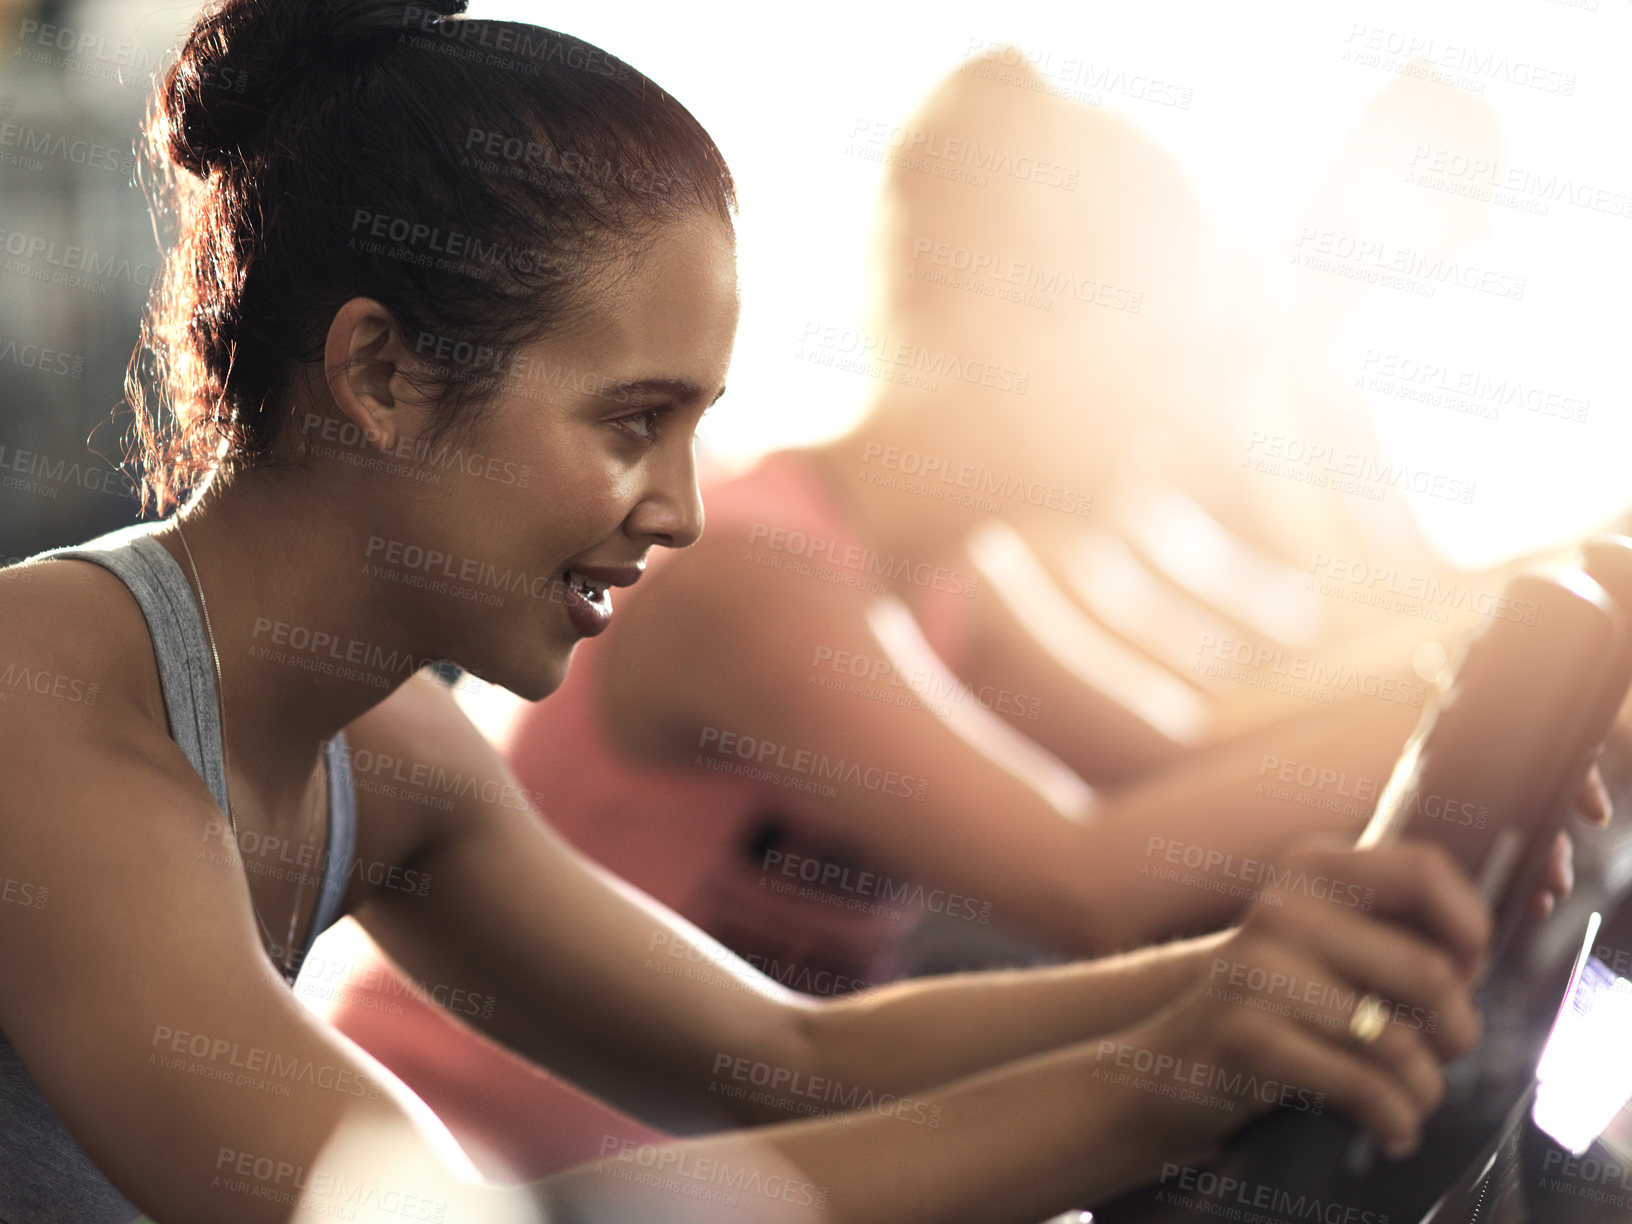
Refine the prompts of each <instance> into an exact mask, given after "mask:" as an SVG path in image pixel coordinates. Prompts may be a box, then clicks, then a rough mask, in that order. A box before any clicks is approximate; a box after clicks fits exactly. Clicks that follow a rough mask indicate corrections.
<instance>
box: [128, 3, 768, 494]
mask: <svg viewBox="0 0 1632 1224" xmlns="http://www.w3.org/2000/svg"><path fill="white" fill-rule="evenodd" d="M464 7H465V3H464V0H441V2H436V0H433V2H432V3H427V4H403V3H397V2H395V0H218V2H217V3H214V4H211V5H210V6H209V7H208V8H207V9H206V10H205V12H204V13H203V15H201V16H200V18H199V19H198V21H197V23H196V24H195V25H194V26H193V28H192V30H191V31H190V33H189V35H188V37H187V39H186V41H185V43H184V44H183V46H182V48H181V51H180V52H179V54H178V57H177V59H176V61H175V63H174V64H173V65H172V66H171V67H170V69H169V70H168V72H167V73H166V74H165V75H164V77H163V79H162V83H161V84H160V86H159V88H158V91H157V93H156V94H155V97H154V99H153V103H152V106H151V110H150V116H149V119H148V123H147V129H146V141H147V151H148V158H147V162H146V165H145V168H144V174H145V175H148V176H150V177H149V179H148V181H147V183H146V184H145V185H146V186H147V187H148V188H149V194H150V199H151V202H152V203H153V206H154V210H155V216H156V218H158V219H160V220H163V221H165V222H168V223H169V224H171V225H172V226H173V233H172V235H171V236H170V249H169V251H168V254H167V256H166V260H165V264H164V267H163V271H162V273H161V275H160V277H159V278H158V280H157V282H156V283H155V286H154V292H153V297H152V300H151V302H150V303H149V308H148V314H147V317H146V318H145V320H144V323H143V329H142V342H141V344H140V345H139V346H138V347H137V350H136V354H135V356H134V357H133V358H132V361H131V368H130V372H129V375H128V377H127V379H126V392H127V395H128V397H129V401H130V405H131V407H132V409H133V410H134V413H135V425H134V435H135V436H134V440H133V443H134V449H135V451H137V452H138V453H139V458H140V461H141V464H142V467H143V472H142V488H143V496H144V505H145V504H146V499H147V498H151V499H152V501H153V504H154V506H155V508H156V509H157V510H158V511H159V512H160V513H162V512H164V511H165V510H166V509H168V508H169V506H170V505H171V504H172V503H174V502H175V501H177V500H179V498H180V497H181V496H182V495H183V494H184V493H185V492H186V490H187V489H188V488H190V487H191V486H192V485H193V484H195V483H196V482H197V481H198V480H199V479H200V478H201V477H202V476H203V475H205V474H206V473H207V472H209V471H210V470H211V469H212V468H214V467H215V466H216V465H217V464H218V463H219V464H224V465H225V466H226V468H227V469H228V470H235V469H238V468H242V467H247V466H252V465H255V464H257V463H263V462H266V461H268V460H270V459H271V458H272V456H273V451H274V444H275V443H276V442H277V441H278V437H279V431H280V429H281V428H282V427H283V424H282V419H281V418H282V416H283V415H284V414H283V413H281V412H280V409H281V408H282V407H283V405H282V403H281V402H280V401H281V400H282V399H283V397H284V395H285V393H286V392H287V391H288V389H289V385H290V375H291V373H292V372H293V370H294V369H295V367H296V365H297V364H298V363H301V362H305V361H311V360H315V359H318V358H320V357H321V354H322V348H323V343H324V338H325V336H326V334H327V329H328V325H329V321H330V320H331V319H332V318H333V314H334V311H335V310H336V309H338V308H339V306H340V305H341V304H342V303H344V302H345V301H346V300H347V299H349V298H351V297H356V296H364V297H371V298H374V299H376V300H378V301H380V302H381V303H383V304H384V305H385V306H386V307H387V308H389V309H390V310H391V311H392V312H393V313H394V314H395V316H396V318H397V321H398V323H399V325H400V326H401V327H402V330H403V334H404V335H405V337H407V338H408V340H409V341H410V342H415V341H416V338H417V340H418V341H421V342H423V341H425V340H426V338H429V340H430V341H431V342H434V345H435V346H438V351H440V352H442V353H446V352H448V351H450V349H451V350H453V351H458V352H465V353H495V352H503V351H505V350H506V349H510V348H513V347H514V346H517V345H520V344H525V343H530V342H532V341H535V340H538V339H541V338H544V337H546V336H548V335H550V334H552V333H556V332H559V331H560V330H562V329H564V328H566V327H568V326H570V325H571V323H572V322H573V320H574V319H575V318H576V317H579V316H580V315H581V312H582V311H583V310H584V309H585V308H586V307H587V306H588V305H590V304H592V302H593V300H594V294H593V291H594V289H595V287H597V286H599V285H604V283H606V277H605V275H602V274H608V273H609V272H610V270H611V269H613V268H614V267H616V266H624V265H623V263H622V261H621V260H620V259H619V258H615V257H619V256H627V255H628V254H630V253H631V252H633V251H638V249H639V244H640V242H641V240H642V238H643V237H644V236H645V235H648V234H649V233H650V232H651V230H652V229H653V228H654V227H655V226H656V225H657V224H660V223H662V222H664V221H667V220H671V219H674V218H677V217H679V216H682V215H685V214H687V213H689V212H691V211H693V210H697V209H702V210H705V211H709V212H712V213H714V214H716V215H717V216H719V217H720V218H722V219H723V220H724V221H725V223H726V224H727V225H730V224H731V218H732V214H733V213H734V211H735V209H736V195H735V188H734V186H733V184H732V180H731V173H730V171H729V169H728V168H727V167H726V165H725V161H724V159H723V158H722V157H721V155H720V152H719V150H718V148H716V147H715V145H714V142H713V141H712V140H711V139H710V138H709V136H708V134H707V133H706V132H705V131H704V130H703V128H702V126H701V125H700V124H698V122H697V121H696V119H694V118H693V117H692V116H691V114H690V113H689V112H688V111H687V110H686V109H685V108H684V107H682V106H681V105H680V104H679V103H678V102H676V101H675V100H674V99H673V98H671V97H670V96H669V95H668V94H666V93H664V92H663V91H662V90H661V89H659V88H658V87H657V86H656V85H654V84H653V83H652V82H651V81H650V80H648V79H647V78H646V77H644V76H642V75H641V74H640V73H639V72H637V71H635V70H634V69H633V68H631V67H629V66H628V65H627V64H625V63H623V62H622V61H621V60H618V59H616V58H614V57H612V56H610V55H608V54H607V53H606V52H604V51H602V50H600V49H599V48H597V47H594V46H592V45H590V44H588V43H585V42H583V41H581V40H579V39H576V38H572V37H570V36H569V35H565V34H560V33H557V32H555V31H553V30H546V29H543V28H541V27H538V26H532V25H526V24H522V23H517V22H500V21H476V20H470V19H467V18H463V17H460V16H458V14H459V13H460V12H461V11H462V10H463V9H464ZM437 381H438V386H437V387H436V404H437V415H436V420H435V421H434V422H433V429H432V437H433V440H434V437H435V436H436V435H440V434H441V433H443V432H444V431H446V430H447V429H448V428H450V427H451V426H453V425H454V424H455V423H456V422H463V423H468V422H469V420H470V419H471V412H470V411H469V410H468V409H472V408H475V407H477V406H479V405H480V403H481V402H482V400H483V398H484V396H485V395H486V394H487V393H489V392H490V389H491V387H492V385H493V380H491V379H490V380H486V381H485V382H483V381H480V380H473V379H471V378H468V377H466V378H459V377H447V378H439V379H438V380H437Z"/></svg>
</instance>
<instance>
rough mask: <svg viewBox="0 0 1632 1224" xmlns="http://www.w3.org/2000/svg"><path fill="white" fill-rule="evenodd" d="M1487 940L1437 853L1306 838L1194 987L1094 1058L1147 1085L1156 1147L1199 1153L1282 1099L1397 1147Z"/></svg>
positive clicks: (1458, 1025)
mask: <svg viewBox="0 0 1632 1224" xmlns="http://www.w3.org/2000/svg"><path fill="white" fill-rule="evenodd" d="M1489 938H1490V914H1489V911H1488V909H1487V907H1486V906H1485V904H1484V903H1483V901H1481V900H1480V898H1479V896H1478V894H1477V893H1476V892H1475V891H1474V889H1473V886H1472V885H1471V884H1470V883H1469V881H1468V880H1467V878H1466V877H1465V876H1464V875H1463V873H1462V872H1461V870H1460V869H1459V868H1458V867H1457V866H1456V865H1455V863H1454V862H1452V860H1451V859H1450V857H1449V856H1448V855H1446V854H1445V853H1444V852H1443V851H1442V850H1440V849H1439V847H1438V846H1436V845H1433V844H1432V843H1428V842H1420V841H1413V842H1403V843H1398V844H1394V845H1388V846H1379V847H1374V848H1371V849H1366V850H1355V849H1349V848H1345V847H1342V846H1341V845H1338V844H1336V843H1327V842H1310V843H1305V844H1304V845H1302V846H1300V847H1298V848H1296V849H1295V850H1293V851H1292V852H1291V853H1289V854H1288V855H1287V856H1286V857H1285V859H1284V860H1283V861H1282V864H1281V866H1280V867H1279V868H1277V871H1276V874H1275V879H1274V882H1273V883H1272V884H1270V885H1269V886H1267V887H1265V888H1264V889H1262V890H1261V891H1260V893H1259V896H1258V898H1257V900H1255V902H1254V903H1253V905H1252V907H1251V909H1250V910H1249V911H1248V913H1247V916H1246V918H1245V920H1244V921H1243V923H1242V925H1241V926H1240V928H1239V929H1238V930H1236V931H1235V932H1234V933H1233V934H1232V935H1231V936H1230V938H1229V939H1227V940H1226V941H1225V942H1224V943H1222V944H1221V945H1220V947H1219V949H1218V951H1217V954H1216V955H1215V956H1214V957H1213V958H1212V962H1211V965H1210V966H1209V968H1208V969H1207V971H1206V973H1205V975H1204V980H1203V981H1202V982H1201V983H1200V984H1199V985H1198V986H1197V987H1196V988H1195V989H1194V990H1193V991H1192V992H1191V993H1190V994H1189V995H1187V996H1186V997H1184V998H1182V999H1180V1000H1179V1001H1178V1002H1176V1003H1175V1004H1174V1005H1172V1006H1171V1007H1169V1008H1168V1009H1167V1010H1165V1011H1164V1012H1161V1013H1158V1014H1157V1015H1156V1016H1155V1017H1152V1018H1151V1019H1150V1020H1147V1021H1145V1022H1143V1023H1142V1024H1141V1025H1139V1026H1137V1027H1136V1028H1134V1029H1132V1030H1129V1031H1127V1032H1126V1033H1124V1034H1122V1035H1120V1036H1119V1037H1118V1038H1117V1039H1115V1040H1114V1041H1107V1042H1101V1043H1098V1046H1099V1049H1098V1051H1097V1052H1096V1054H1097V1057H1098V1060H1099V1062H1101V1063H1102V1064H1104V1065H1105V1067H1106V1076H1107V1078H1110V1079H1111V1081H1112V1082H1113V1083H1117V1082H1121V1083H1126V1084H1128V1085H1129V1086H1130V1087H1134V1088H1139V1087H1143V1088H1145V1089H1147V1090H1149V1093H1150V1099H1151V1102H1152V1104H1151V1105H1150V1106H1148V1107H1146V1108H1145V1109H1143V1110H1141V1109H1139V1107H1138V1106H1135V1109H1136V1110H1137V1111H1138V1112H1144V1113H1146V1115H1147V1116H1149V1117H1154V1118H1158V1119H1159V1121H1158V1122H1157V1123H1156V1124H1155V1126H1154V1128H1153V1129H1152V1130H1151V1132H1150V1134H1151V1136H1152V1139H1153V1140H1155V1141H1157V1142H1159V1143H1160V1144H1161V1145H1162V1147H1163V1148H1164V1149H1166V1150H1167V1151H1169V1152H1179V1151H1182V1152H1184V1153H1186V1154H1187V1155H1190V1156H1195V1157H1198V1158H1199V1157H1205V1156H1208V1155H1210V1154H1212V1153H1213V1152H1215V1151H1217V1150H1218V1148H1219V1146H1220V1145H1221V1144H1222V1142H1223V1141H1224V1140H1225V1139H1226V1138H1227V1136H1228V1135H1229V1134H1231V1133H1232V1132H1234V1131H1235V1130H1237V1129H1238V1128H1239V1127H1240V1126H1241V1125H1242V1124H1243V1123H1244V1122H1246V1121H1248V1120H1250V1119H1251V1118H1252V1117H1254V1116H1256V1115H1257V1114H1261V1113H1264V1112H1267V1110H1268V1109H1269V1108H1270V1107H1271V1106H1274V1105H1277V1104H1280V1105H1284V1106H1286V1107H1288V1108H1292V1109H1295V1110H1302V1111H1305V1112H1310V1113H1324V1112H1329V1111H1333V1110H1335V1111H1337V1112H1339V1113H1342V1114H1345V1115H1347V1116H1348V1117H1350V1118H1352V1119H1354V1120H1355V1121H1356V1122H1357V1123H1358V1124H1359V1125H1360V1126H1362V1127H1364V1128H1365V1129H1366V1130H1368V1131H1370V1132H1371V1133H1372V1134H1373V1135H1375V1136H1376V1138H1377V1139H1378V1140H1379V1141H1380V1142H1381V1143H1382V1144H1383V1145H1384V1148H1385V1150H1387V1151H1389V1152H1390V1153H1391V1154H1397V1155H1398V1154H1404V1153H1405V1152H1406V1151H1408V1150H1410V1149H1411V1148H1413V1147H1414V1146H1415V1144H1416V1142H1417V1138H1418V1135H1419V1133H1420V1130H1421V1127H1422V1124H1423V1122H1424V1120H1425V1119H1426V1118H1427V1117H1428V1116H1429V1115H1430V1114H1431V1113H1432V1112H1433V1111H1434V1110H1435V1109H1436V1108H1437V1107H1438V1105H1439V1103H1440V1100H1441V1099H1442V1098H1443V1096H1444V1092H1445V1084H1444V1076H1443V1074H1442V1072H1441V1070H1440V1066H1441V1064H1442V1063H1444V1062H1447V1061H1449V1060H1451V1059H1454V1058H1458V1057H1460V1056H1462V1055H1464V1054H1466V1053H1468V1052H1469V1051H1471V1050H1472V1049H1473V1047H1474V1046H1475V1045H1476V1044H1477V1042H1478V1038H1479V1032H1480V1020H1479V1015H1478V1012H1477V1010H1476V1009H1475V1007H1474V1003H1473V997H1472V992H1471V984H1472V982H1473V981H1474V979H1475V977H1476V975H1477V973H1478V970H1479V968H1480V965H1481V961H1482V959H1483V957H1484V955H1485V950H1486V946H1487V944H1488V941H1489ZM1372 998H1374V1000H1375V1002H1374V1003H1373V1002H1372V1001H1371V999H1372ZM1357 1012H1361V1013H1363V1014H1362V1015H1361V1016H1360V1017H1359V1018H1357V1015H1356V1013H1357ZM1368 1012H1369V1013H1374V1014H1375V1017H1376V1018H1375V1020H1374V1021H1372V1022H1371V1023H1368V1022H1367V1016H1366V1015H1365V1014H1364V1013H1368ZM1108 1047H1115V1048H1108ZM1164 1069H1165V1074H1164ZM1117 1070H1120V1071H1121V1072H1123V1073H1125V1075H1124V1076H1123V1077H1122V1078H1120V1079H1119V1078H1118V1076H1117ZM1131 1104H1133V1102H1131V1101H1130V1105H1131ZM1167 1158H1168V1159H1172V1158H1173V1157H1172V1156H1169V1157H1167Z"/></svg>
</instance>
